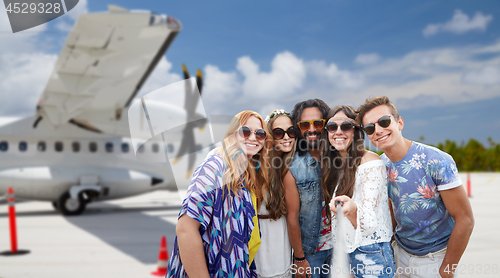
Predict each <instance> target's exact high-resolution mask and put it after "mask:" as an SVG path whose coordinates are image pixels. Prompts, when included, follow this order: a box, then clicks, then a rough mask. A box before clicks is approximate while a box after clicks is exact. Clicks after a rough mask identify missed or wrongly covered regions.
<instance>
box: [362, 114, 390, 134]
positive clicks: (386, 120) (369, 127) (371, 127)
mask: <svg viewBox="0 0 500 278" xmlns="http://www.w3.org/2000/svg"><path fill="white" fill-rule="evenodd" d="M377 123H378V125H379V126H380V127H384V128H385V127H388V126H389V125H391V115H386V116H382V117H380V119H378V121H377ZM363 129H364V130H365V132H366V134H367V135H372V134H373V133H374V132H375V123H369V124H366V125H365V126H364V127H363Z"/></svg>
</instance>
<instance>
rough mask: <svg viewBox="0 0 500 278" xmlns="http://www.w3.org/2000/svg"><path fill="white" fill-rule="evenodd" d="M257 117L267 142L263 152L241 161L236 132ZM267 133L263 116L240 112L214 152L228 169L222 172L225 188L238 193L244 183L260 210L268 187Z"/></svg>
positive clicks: (268, 141) (269, 146)
mask: <svg viewBox="0 0 500 278" xmlns="http://www.w3.org/2000/svg"><path fill="white" fill-rule="evenodd" d="M252 116H253V117H256V118H257V119H258V120H259V121H260V123H261V125H262V128H263V129H264V130H265V131H266V133H267V135H266V139H265V141H264V146H263V147H262V149H261V150H260V151H259V153H257V154H256V155H254V156H253V157H252V158H251V159H242V158H241V157H239V156H244V155H245V154H244V153H242V151H241V149H240V147H239V145H238V140H237V139H236V132H237V131H238V129H239V128H240V127H241V126H243V125H245V124H246V123H247V121H248V119H250V117H252ZM270 138H271V137H270V135H269V130H268V129H267V126H266V124H265V122H264V120H263V119H262V117H261V116H260V115H259V114H258V113H257V112H254V111H249V110H246V111H242V112H240V113H238V114H237V115H236V116H234V118H233V119H232V121H231V123H230V124H229V127H228V129H227V131H226V134H225V135H224V141H223V143H222V147H221V148H219V149H218V150H217V151H216V152H215V153H216V154H219V155H220V156H221V157H222V159H223V160H224V162H225V163H226V165H227V170H226V172H225V173H224V176H223V177H224V186H228V187H229V189H230V190H231V191H233V193H234V194H236V195H237V194H238V190H239V189H241V188H242V185H243V182H245V187H246V188H247V189H248V190H249V191H250V192H253V193H254V194H255V196H256V197H257V208H259V207H260V204H261V203H262V200H263V199H264V198H263V196H264V192H266V191H267V190H268V188H269V181H268V179H269V150H270V149H271V147H272V140H270Z"/></svg>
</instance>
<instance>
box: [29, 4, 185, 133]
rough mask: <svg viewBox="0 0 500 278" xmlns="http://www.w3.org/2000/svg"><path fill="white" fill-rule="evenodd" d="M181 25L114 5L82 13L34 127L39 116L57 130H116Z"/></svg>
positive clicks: (38, 106) (104, 131)
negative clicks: (106, 9) (73, 126)
mask: <svg viewBox="0 0 500 278" xmlns="http://www.w3.org/2000/svg"><path fill="white" fill-rule="evenodd" d="M181 28H182V26H181V24H180V23H179V22H178V21H177V20H175V19H174V18H172V17H168V16H166V15H157V14H153V13H150V12H131V11H128V10H126V9H123V8H120V7H116V6H109V12H107V13H92V14H84V15H81V16H80V17H79V18H78V20H77V22H76V24H75V26H74V28H73V30H72V31H71V33H70V34H69V36H68V38H67V40H66V43H65V44H64V46H63V49H62V51H61V53H60V55H59V58H58V59H57V62H56V65H55V67H54V70H53V72H52V75H51V76H50V79H49V81H48V83H47V85H46V87H45V90H44V91H43V95H42V97H41V98H40V100H39V102H38V105H37V113H38V115H39V119H38V120H37V121H36V122H35V123H34V127H36V125H37V124H38V122H39V121H40V119H43V120H46V121H48V122H49V123H50V125H51V126H53V127H55V128H57V127H59V126H61V125H63V124H66V123H68V122H70V123H73V124H76V125H77V126H80V127H82V128H85V129H88V130H92V131H96V132H103V133H112V134H116V133H117V132H116V131H115V130H112V129H113V128H114V127H115V126H117V125H116V123H117V122H119V121H120V120H121V118H122V115H124V116H125V115H126V111H125V113H124V110H126V109H125V108H127V107H128V106H129V104H130V103H131V101H132V100H133V98H134V97H135V96H136V94H137V92H138V91H139V90H140V88H141V86H142V85H143V84H144V82H145V81H146V79H147V77H148V76H149V74H150V73H151V72H152V70H153V69H154V67H155V66H156V64H157V63H158V62H159V60H160V59H161V58H162V56H163V55H164V53H165V51H166V50H167V48H168V47H169V45H170V43H171V42H172V41H173V40H174V38H175V36H176V35H177V33H178V32H179V31H180V30H181ZM122 122H123V121H122ZM118 133H121V132H118Z"/></svg>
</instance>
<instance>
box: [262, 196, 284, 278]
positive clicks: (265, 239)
mask: <svg viewBox="0 0 500 278" xmlns="http://www.w3.org/2000/svg"><path fill="white" fill-rule="evenodd" d="M259 215H268V213H267V210H266V204H265V203H264V202H263V203H262V205H261V206H260V211H259ZM259 229H260V236H261V239H260V240H261V243H260V247H259V250H258V251H257V253H256V254H255V259H254V260H255V266H256V267H257V274H258V277H279V278H281V277H283V278H285V277H287V278H288V277H292V274H291V271H290V266H291V265H292V245H291V244H290V240H289V239H288V229H287V225H286V217H285V216H283V217H281V218H280V219H278V220H272V219H259Z"/></svg>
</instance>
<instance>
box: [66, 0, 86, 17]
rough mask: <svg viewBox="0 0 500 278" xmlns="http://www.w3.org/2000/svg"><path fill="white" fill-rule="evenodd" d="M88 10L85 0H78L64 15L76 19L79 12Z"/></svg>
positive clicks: (84, 12)
mask: <svg viewBox="0 0 500 278" xmlns="http://www.w3.org/2000/svg"><path fill="white" fill-rule="evenodd" d="M88 12H89V9H88V7H87V0H80V1H78V4H77V5H76V6H75V7H74V8H73V9H71V11H69V12H68V13H67V14H66V16H69V17H71V19H73V21H76V19H77V18H78V16H80V15H81V14H86V13H88Z"/></svg>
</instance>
